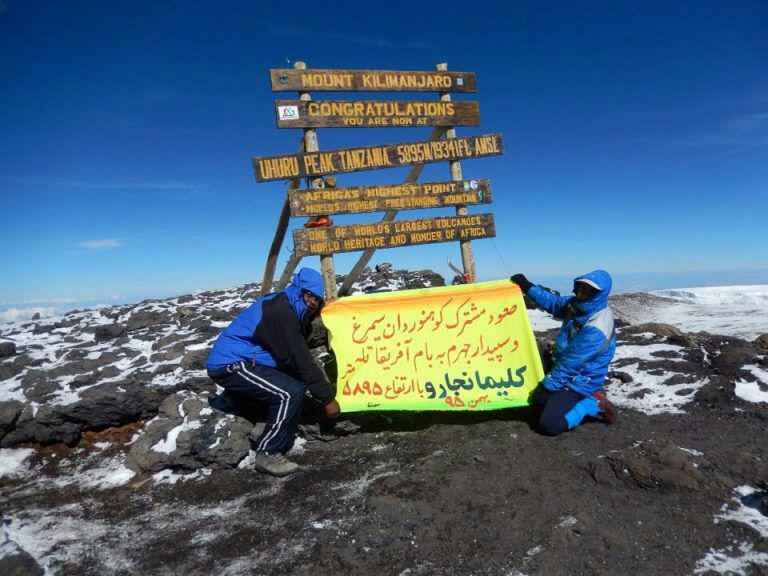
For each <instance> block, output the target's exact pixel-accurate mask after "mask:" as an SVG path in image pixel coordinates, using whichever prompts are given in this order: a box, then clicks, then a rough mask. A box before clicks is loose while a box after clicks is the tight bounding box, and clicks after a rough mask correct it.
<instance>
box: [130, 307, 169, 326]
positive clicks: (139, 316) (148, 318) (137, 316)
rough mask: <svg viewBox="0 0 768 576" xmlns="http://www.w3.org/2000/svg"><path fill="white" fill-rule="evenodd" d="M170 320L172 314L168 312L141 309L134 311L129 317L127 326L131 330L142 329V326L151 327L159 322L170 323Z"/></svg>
mask: <svg viewBox="0 0 768 576" xmlns="http://www.w3.org/2000/svg"><path fill="white" fill-rule="evenodd" d="M170 321H171V315H170V314H169V313H168V312H160V311H158V310H140V311H138V312H134V313H133V314H131V317H130V318H128V325H127V328H128V330H129V331H132V330H140V329H141V328H149V327H150V326H157V325H158V324H164V323H169V322H170Z"/></svg>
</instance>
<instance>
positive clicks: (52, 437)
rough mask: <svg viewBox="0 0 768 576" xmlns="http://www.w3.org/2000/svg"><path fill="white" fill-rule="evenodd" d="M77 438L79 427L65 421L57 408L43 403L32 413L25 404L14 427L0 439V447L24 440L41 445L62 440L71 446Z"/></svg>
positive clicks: (78, 437) (17, 443)
mask: <svg viewBox="0 0 768 576" xmlns="http://www.w3.org/2000/svg"><path fill="white" fill-rule="evenodd" d="M79 439H80V428H79V427H78V426H77V425H76V424H73V423H71V422H67V421H66V420H65V419H64V418H63V417H62V415H61V414H60V413H59V411H58V409H57V408H55V407H52V406H49V405H47V404H43V405H42V406H40V407H39V408H38V409H37V411H36V412H35V413H34V414H33V410H32V407H31V406H25V407H24V409H23V410H22V411H21V414H20V415H19V417H18V420H17V421H16V426H15V428H14V429H13V430H12V431H11V432H9V433H8V434H6V435H5V436H3V438H2V440H0V447H2V448H9V447H13V446H17V445H19V444H22V443H24V442H38V443H39V444H43V445H47V444H57V443H60V442H63V443H65V444H67V445H69V446H72V445H73V444H75V443H76V442H77V441H78V440H79Z"/></svg>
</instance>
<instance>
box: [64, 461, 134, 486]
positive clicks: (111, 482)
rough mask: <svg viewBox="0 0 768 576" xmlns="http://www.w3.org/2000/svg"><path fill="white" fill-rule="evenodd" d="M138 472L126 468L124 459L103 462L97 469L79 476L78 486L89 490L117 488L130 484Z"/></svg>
mask: <svg viewBox="0 0 768 576" xmlns="http://www.w3.org/2000/svg"><path fill="white" fill-rule="evenodd" d="M135 475H136V472H134V471H133V470H129V469H128V468H126V467H125V459H124V458H123V457H117V458H109V459H107V460H103V461H102V462H101V463H100V464H99V466H98V467H97V468H92V469H90V470H87V471H85V472H82V473H80V474H79V478H78V484H80V485H81V486H85V487H88V488H99V489H102V490H103V489H107V488H115V487H116V486H122V485H124V484H127V483H128V482H130V480H131V478H133V477H134V476H135Z"/></svg>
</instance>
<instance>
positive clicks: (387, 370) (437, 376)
mask: <svg viewBox="0 0 768 576" xmlns="http://www.w3.org/2000/svg"><path fill="white" fill-rule="evenodd" d="M323 322H324V323H325V325H326V327H327V328H328V330H329V332H330V343H331V347H332V348H333V350H334V352H335V353H336V360H337V363H338V369H339V377H338V381H337V393H336V399H337V400H338V401H339V404H340V405H341V409H342V411H344V412H360V411H364V410H494V409H499V408H509V407H511V406H525V405H527V404H528V397H529V396H530V393H531V391H532V390H533V389H534V388H535V387H536V385H537V384H538V383H539V382H540V381H541V380H542V378H543V377H544V371H543V369H542V366H541V360H540V358H539V353H538V350H537V348H536V340H535V339H534V336H533V330H532V329H531V324H530V322H529V320H528V313H527V312H526V309H525V303H524V302H523V296H522V293H521V292H520V289H519V288H518V287H517V285H516V284H513V283H512V282H510V281H509V280H498V281H494V282H484V283H481V284H466V285H461V286H451V287H441V288H425V289H422V290H408V291H403V292H387V293H381V294H371V295H365V296H352V297H349V298H342V299H340V300H337V301H336V302H332V303H330V304H328V305H327V306H326V307H325V308H324V309H323Z"/></svg>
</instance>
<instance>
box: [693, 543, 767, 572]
mask: <svg viewBox="0 0 768 576" xmlns="http://www.w3.org/2000/svg"><path fill="white" fill-rule="evenodd" d="M754 548H755V545H754V544H751V543H748V542H743V543H742V544H740V545H739V548H738V551H735V554H733V553H734V550H733V546H731V547H730V548H720V549H718V550H714V549H712V550H710V551H709V552H708V553H707V555H706V556H704V558H702V559H700V560H697V561H696V567H695V568H694V569H693V573H694V574H704V573H706V574H709V573H711V572H717V573H718V574H727V575H729V576H736V575H738V576H747V574H752V573H753V572H752V571H751V570H750V572H747V569H749V567H750V565H755V566H768V553H766V552H755V550H754ZM729 552H730V553H732V554H733V555H729Z"/></svg>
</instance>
